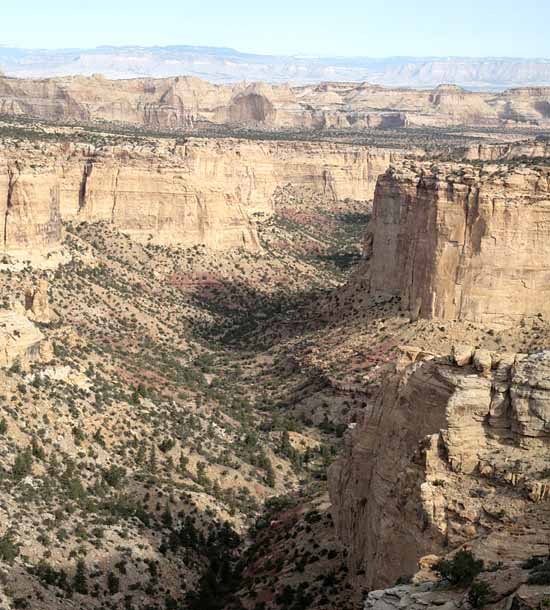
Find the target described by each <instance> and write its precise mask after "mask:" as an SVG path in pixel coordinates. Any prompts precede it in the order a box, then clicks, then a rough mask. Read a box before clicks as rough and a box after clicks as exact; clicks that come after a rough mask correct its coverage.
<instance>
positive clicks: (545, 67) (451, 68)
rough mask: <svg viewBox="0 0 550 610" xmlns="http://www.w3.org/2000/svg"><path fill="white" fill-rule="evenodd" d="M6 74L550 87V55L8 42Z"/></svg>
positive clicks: (1, 57) (2, 51)
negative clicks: (274, 51)
mask: <svg viewBox="0 0 550 610" xmlns="http://www.w3.org/2000/svg"><path fill="white" fill-rule="evenodd" d="M0 72H3V73H4V74H6V75H8V76H18V77H23V78H43V77H49V76H68V75H77V74H81V75H85V76H90V75H92V74H102V75H104V76H105V77H107V78H111V79H119V78H144V77H155V78H159V77H171V76H180V75H189V76H197V77H199V78H203V79H206V80H208V81H210V82H213V83H235V82H239V81H243V80H248V81H264V82H270V83H282V82H289V83H293V84H306V83H312V84H313V83H319V82H325V81H350V82H369V83H372V84H379V85H386V86H390V87H396V86H397V87H403V86H404V87H416V88H428V87H434V86H437V85H439V84H442V83H453V84H457V85H460V86H462V87H466V88H468V89H480V90H502V89H506V88H510V87H525V86H544V85H550V59H545V58H533V59H528V58H498V57H485V58H467V57H386V58H369V57H301V56H284V55H261V54H255V53H242V52H240V51H236V50H234V49H231V48H227V47H207V46H185V45H172V46H164V47H140V46H121V47H115V46H101V47H97V48H95V49H20V48H12V47H0Z"/></svg>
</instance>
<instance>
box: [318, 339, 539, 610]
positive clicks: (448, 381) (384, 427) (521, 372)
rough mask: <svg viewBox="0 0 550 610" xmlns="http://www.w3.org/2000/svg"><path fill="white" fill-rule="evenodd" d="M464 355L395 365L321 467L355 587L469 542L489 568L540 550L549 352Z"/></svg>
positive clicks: (372, 584) (389, 579)
mask: <svg viewBox="0 0 550 610" xmlns="http://www.w3.org/2000/svg"><path fill="white" fill-rule="evenodd" d="M461 354H462V356H459V358H458V361H459V362H460V364H461V366H459V364H457V358H456V356H455V357H435V358H434V357H427V359H425V356H423V355H422V353H421V352H419V351H418V350H416V351H413V357H411V355H410V354H408V355H407V356H408V357H407V362H408V364H407V365H406V366H404V368H401V367H400V365H399V364H398V365H396V366H393V367H392V368H391V369H390V370H389V371H388V374H387V377H386V378H385V379H384V382H383V384H382V386H381V389H380V391H379V393H378V396H377V398H376V399H375V400H374V401H373V402H372V404H369V405H368V406H367V407H366V408H365V410H364V413H363V418H362V421H360V422H359V423H358V425H357V426H356V427H355V429H354V430H352V431H350V432H349V433H348V436H347V438H346V448H345V451H344V454H343V455H342V457H341V458H339V460H338V461H337V462H336V463H335V464H334V465H333V466H332V467H331V469H330V471H329V488H330V495H331V499H332V502H333V515H334V518H335V523H336V527H337V529H338V532H339V534H340V535H341V537H342V539H343V542H344V544H345V546H346V548H347V549H348V562H349V569H350V574H351V575H352V578H353V579H354V582H355V585H356V586H357V587H358V588H361V587H365V588H367V589H373V588H377V587H378V588H379V587H384V586H388V585H391V584H393V583H395V582H396V580H397V579H398V578H400V577H403V576H409V575H411V574H414V573H415V572H416V570H417V564H418V561H419V559H420V558H421V557H423V556H426V555H429V554H434V553H435V554H436V555H442V554H445V553H447V552H448V551H449V550H452V549H456V548H458V547H460V546H461V545H463V544H465V543H467V542H471V541H474V540H475V541H477V542H476V544H478V545H479V546H480V548H482V550H483V553H484V554H485V556H488V557H490V559H492V560H494V561H498V560H499V559H500V560H504V559H506V560H511V559H512V558H514V557H516V558H518V559H522V558H523V556H524V555H525V553H526V552H531V553H535V554H537V553H538V554H544V553H545V552H546V553H547V552H548V539H547V533H548V527H546V529H545V528H544V527H542V524H544V523H546V524H547V525H548V523H550V475H549V473H550V385H549V382H548V380H549V379H550V352H549V351H542V352H537V353H532V354H529V355H526V354H505V353H490V352H483V351H482V352H481V353H477V352H476V351H475V350H473V349H472V350H470V354H469V356H468V354H467V350H466V355H465V352H464V350H462V351H461ZM487 356H488V358H489V359H488V361H487ZM411 360H416V361H415V362H413V363H410V361H411ZM487 362H488V364H487ZM534 510H536V511H538V516H537V518H536V519H535V522H538V523H539V525H538V526H537V527H535V529H534V530H533V529H532V527H525V528H522V527H520V525H519V524H520V523H521V522H522V521H523V520H525V519H526V518H527V516H528V514H529V513H530V512H532V511H534ZM515 524H517V525H515ZM545 532H546V533H545ZM532 534H533V535H535V538H536V539H535V538H533V539H532V540H531V539H529V540H530V546H529V547H527V546H526V540H527V538H525V536H527V535H532ZM537 536H538V538H537ZM504 542H505V543H504ZM491 553H492V554H491ZM373 607H377V606H373Z"/></svg>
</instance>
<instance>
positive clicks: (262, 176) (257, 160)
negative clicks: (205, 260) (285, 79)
mask: <svg viewBox="0 0 550 610" xmlns="http://www.w3.org/2000/svg"><path fill="white" fill-rule="evenodd" d="M393 157H395V155H393ZM391 158H392V153H390V152H389V151H388V150H376V149H373V150H371V149H367V148H365V147H359V146H354V145H346V144H332V143H319V144H311V143H308V142H258V141H256V142H251V141H245V140H242V141H241V140H231V139H224V140H219V141H216V140H201V139H191V140H189V141H188V142H187V143H186V144H185V145H180V146H173V145H168V144H162V145H161V144H159V145H158V147H156V148H155V147H153V148H150V149H148V148H147V147H146V146H142V147H139V146H133V147H132V146H130V147H128V146H126V147H125V146H119V147H103V148H98V149H96V148H93V147H89V146H80V147H79V146H76V147H75V146H70V147H63V146H62V145H59V146H58V145H49V146H44V147H43V148H42V149H40V148H39V149H38V150H37V149H35V148H32V147H28V148H27V149H25V148H10V147H6V148H4V149H3V150H1V151H0V202H1V205H2V207H1V208H0V217H1V218H2V219H3V227H2V229H3V232H2V235H3V249H4V250H5V251H20V252H26V251H30V250H38V251H41V250H42V251H43V250H47V249H48V248H51V247H54V246H56V245H58V244H59V243H60V241H61V238H62V228H61V224H62V221H63V220H67V221H75V222H82V221H87V222H97V221H108V222H110V223H112V224H113V225H114V226H116V227H117V228H119V229H121V230H122V231H124V232H125V233H127V234H128V235H129V236H131V237H132V238H133V239H135V240H137V241H140V242H142V243H152V244H162V245H185V246H192V245H195V244H206V245H207V246H209V247H211V248H213V249H218V250H224V249H228V248H235V247H243V248H245V249H248V250H251V251H254V250H258V248H259V242H258V237H257V233H256V225H255V222H256V220H258V219H259V220H261V219H262V218H267V217H269V216H271V214H272V213H273V197H274V194H275V192H276V191H277V189H279V188H280V187H283V186H286V185H288V184H292V185H295V186H297V187H307V188H308V189H311V190H312V192H318V193H320V194H322V195H323V196H324V197H327V198H328V199H332V200H333V201H338V200H343V199H346V198H350V199H354V200H356V201H365V202H366V201H368V200H370V199H371V198H372V195H373V192H374V185H375V182H376V177H377V176H378V174H379V173H380V172H382V171H384V170H385V169H386V168H387V167H388V165H389V163H390V160H391Z"/></svg>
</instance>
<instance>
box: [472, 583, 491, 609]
mask: <svg viewBox="0 0 550 610" xmlns="http://www.w3.org/2000/svg"><path fill="white" fill-rule="evenodd" d="M492 593H493V589H492V588H491V586H490V585H489V584H488V583H486V582H483V581H482V580H480V581H477V582H474V583H473V584H472V586H471V588H470V591H469V592H468V601H469V602H470V603H471V604H472V606H473V607H474V608H483V607H484V606H485V605H486V604H487V602H488V601H489V598H490V597H491V594H492Z"/></svg>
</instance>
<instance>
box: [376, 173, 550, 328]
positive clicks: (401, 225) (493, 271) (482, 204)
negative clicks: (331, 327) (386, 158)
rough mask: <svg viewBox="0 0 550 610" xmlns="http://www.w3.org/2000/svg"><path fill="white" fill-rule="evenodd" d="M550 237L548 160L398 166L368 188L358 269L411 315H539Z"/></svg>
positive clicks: (546, 312)
mask: <svg viewBox="0 0 550 610" xmlns="http://www.w3.org/2000/svg"><path fill="white" fill-rule="evenodd" d="M549 236H550V170H549V169H548V166H539V167H537V166H521V165H520V166H506V165H485V166H484V167H483V168H479V167H477V166H472V165H464V164H462V165H457V164H454V165H453V164H445V163H442V164H432V165H429V164H427V163H415V162H407V163H402V164H397V166H395V167H392V168H390V169H389V170H388V171H387V172H386V173H385V174H384V175H382V176H380V178H379V180H378V184H377V187H376V194H375V198H374V209H373V216H372V221H371V223H370V225H369V230H368V235H367V240H366V243H367V255H368V256H369V258H370V261H369V264H368V271H367V272H366V273H367V274H366V277H367V279H368V282H369V285H370V291H371V293H372V294H374V295H392V296H395V295H397V296H399V297H400V298H401V303H402V307H403V308H404V309H405V310H409V311H410V312H411V315H412V317H413V318H416V317H418V316H420V317H424V318H441V319H457V320H473V321H477V322H482V323H488V324H501V323H510V322H516V321H518V320H520V319H521V318H523V317H525V316H533V315H537V314H542V315H543V316H545V317H546V316H550V239H549Z"/></svg>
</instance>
